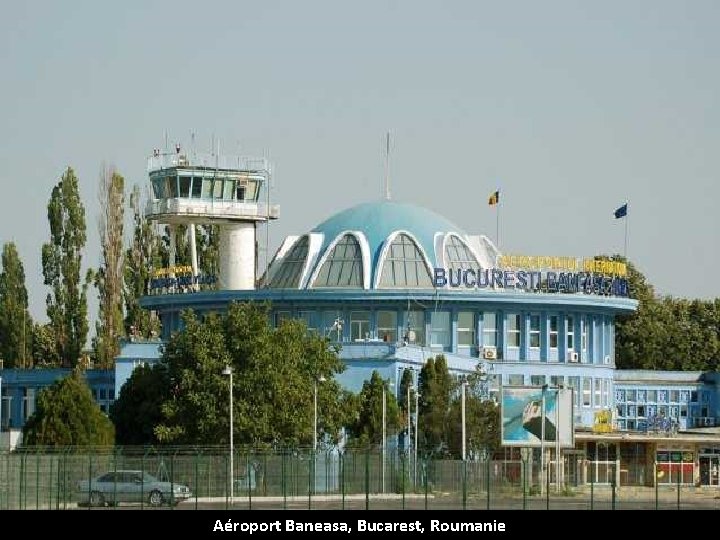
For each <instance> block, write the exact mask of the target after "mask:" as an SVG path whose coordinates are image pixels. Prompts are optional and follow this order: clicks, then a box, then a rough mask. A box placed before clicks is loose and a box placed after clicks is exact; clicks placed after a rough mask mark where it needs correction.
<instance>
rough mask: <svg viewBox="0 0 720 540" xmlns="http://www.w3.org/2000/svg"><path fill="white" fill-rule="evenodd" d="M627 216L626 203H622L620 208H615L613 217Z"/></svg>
mask: <svg viewBox="0 0 720 540" xmlns="http://www.w3.org/2000/svg"><path fill="white" fill-rule="evenodd" d="M625 216H627V203H625V204H623V205H622V206H621V207H620V208H618V209H617V210H615V219H620V218H621V217H625Z"/></svg>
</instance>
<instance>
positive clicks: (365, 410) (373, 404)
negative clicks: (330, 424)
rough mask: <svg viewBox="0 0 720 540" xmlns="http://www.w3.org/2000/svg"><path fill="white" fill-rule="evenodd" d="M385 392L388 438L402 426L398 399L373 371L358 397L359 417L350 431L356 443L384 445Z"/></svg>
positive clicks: (385, 382) (386, 383)
mask: <svg viewBox="0 0 720 540" xmlns="http://www.w3.org/2000/svg"><path fill="white" fill-rule="evenodd" d="M383 389H384V390H385V431H386V435H387V436H388V437H390V436H392V435H394V434H395V433H396V432H397V430H398V428H399V427H400V426H401V423H400V422H401V416H400V408H399V407H398V402H397V399H395V398H394V396H393V393H392V392H391V391H390V388H389V385H388V382H387V381H384V380H383V379H382V378H381V377H380V374H379V373H378V372H377V371H373V372H372V375H371V377H370V380H369V381H365V382H364V383H363V387H362V390H361V391H360V395H359V396H358V415H357V418H356V420H355V422H353V424H352V425H351V428H350V431H351V433H352V437H353V439H354V441H355V442H357V443H358V444H360V445H363V446H364V445H368V444H370V445H380V446H382V444H383V439H382V436H383V414H382V410H383V409H382V407H383V405H382V398H383Z"/></svg>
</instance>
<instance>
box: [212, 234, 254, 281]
mask: <svg viewBox="0 0 720 540" xmlns="http://www.w3.org/2000/svg"><path fill="white" fill-rule="evenodd" d="M219 251H220V275H219V276H218V282H219V285H220V287H219V288H220V289H230V290H233V289H236V290H237V289H254V288H255V223H253V222H249V223H227V224H223V225H221V226H220V246H219Z"/></svg>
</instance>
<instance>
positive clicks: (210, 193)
mask: <svg viewBox="0 0 720 540" xmlns="http://www.w3.org/2000/svg"><path fill="white" fill-rule="evenodd" d="M151 183H152V188H153V194H154V196H155V198H156V199H175V198H177V197H182V198H192V199H214V200H222V201H255V200H257V190H258V182H257V180H251V179H248V178H226V177H212V176H209V177H201V176H186V175H179V176H177V175H171V176H160V177H155V178H153V179H152V181H151Z"/></svg>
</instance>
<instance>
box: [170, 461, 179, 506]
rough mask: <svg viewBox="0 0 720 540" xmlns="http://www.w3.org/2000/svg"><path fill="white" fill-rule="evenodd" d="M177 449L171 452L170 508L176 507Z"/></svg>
mask: <svg viewBox="0 0 720 540" xmlns="http://www.w3.org/2000/svg"><path fill="white" fill-rule="evenodd" d="M175 454H177V450H175V451H174V452H173V453H172V454H170V510H172V509H173V508H175Z"/></svg>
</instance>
